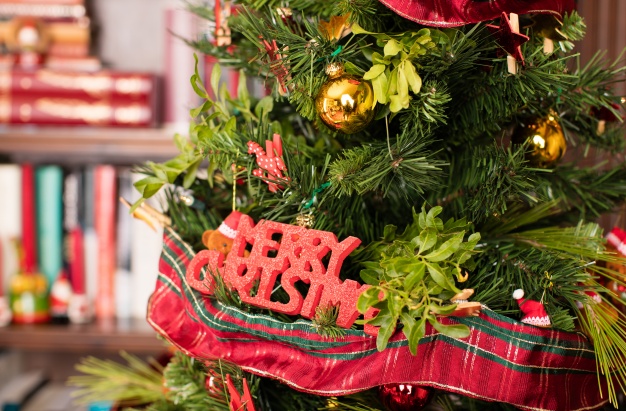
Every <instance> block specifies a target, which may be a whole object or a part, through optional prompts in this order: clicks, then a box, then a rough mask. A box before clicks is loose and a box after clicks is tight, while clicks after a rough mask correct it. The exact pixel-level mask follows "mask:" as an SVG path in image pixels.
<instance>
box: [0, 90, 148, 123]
mask: <svg viewBox="0 0 626 411" xmlns="http://www.w3.org/2000/svg"><path fill="white" fill-rule="evenodd" d="M155 111H156V110H155V107H154V103H153V102H152V101H147V100H146V99H143V101H142V100H141V99H139V100H129V99H128V98H126V97H119V96H114V97H110V98H106V99H95V98H85V97H74V96H72V97H70V96H58V97H53V96H50V97H48V96H33V95H28V94H16V95H4V96H3V95H0V124H3V123H4V124H40V125H51V126H73V125H90V126H107V127H112V126H121V127H152V126H154V125H156V116H155Z"/></svg>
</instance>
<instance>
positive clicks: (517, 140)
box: [512, 114, 567, 168]
mask: <svg viewBox="0 0 626 411" xmlns="http://www.w3.org/2000/svg"><path fill="white" fill-rule="evenodd" d="M512 142H513V144H524V143H525V142H528V146H529V150H528V152H527V154H526V159H527V160H528V162H529V163H530V164H531V165H532V166H533V167H540V168H549V167H552V166H554V165H555V164H556V163H557V161H559V160H560V159H561V158H562V157H563V155H565V150H566V148H567V143H566V141H565V135H564V134H563V129H562V128H561V125H560V124H559V122H558V120H557V117H556V115H555V114H549V115H548V116H547V117H546V118H540V119H535V120H533V121H532V122H530V123H529V124H526V125H523V126H519V127H518V128H517V129H516V130H515V132H514V133H513V138H512Z"/></svg>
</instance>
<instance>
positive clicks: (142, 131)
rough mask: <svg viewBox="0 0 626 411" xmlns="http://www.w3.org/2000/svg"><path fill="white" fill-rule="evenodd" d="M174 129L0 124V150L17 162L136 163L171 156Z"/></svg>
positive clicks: (173, 152)
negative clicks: (9, 125)
mask: <svg viewBox="0 0 626 411" xmlns="http://www.w3.org/2000/svg"><path fill="white" fill-rule="evenodd" d="M173 136H174V131H170V130H166V129H160V128H102V127H40V126H23V127H13V126H12V127H8V126H7V127H0V153H2V154H5V155H8V156H10V157H11V158H12V159H13V160H14V161H24V160H26V161H34V162H41V161H45V162H58V161H63V163H72V162H79V163H89V162H111V163H116V164H136V163H139V162H144V161H147V160H152V161H161V160H165V159H169V158H171V157H173V156H175V155H176V154H178V151H177V149H176V146H175V145H174V138H173Z"/></svg>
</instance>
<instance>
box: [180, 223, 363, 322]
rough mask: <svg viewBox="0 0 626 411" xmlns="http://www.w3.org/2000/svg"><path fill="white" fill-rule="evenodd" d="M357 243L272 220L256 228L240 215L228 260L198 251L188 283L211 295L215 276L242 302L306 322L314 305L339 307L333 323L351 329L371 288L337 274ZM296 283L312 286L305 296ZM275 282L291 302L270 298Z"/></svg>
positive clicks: (351, 238) (313, 314) (207, 252)
mask: <svg viewBox="0 0 626 411" xmlns="http://www.w3.org/2000/svg"><path fill="white" fill-rule="evenodd" d="M360 243H361V240H359V239H358V238H356V237H348V238H346V239H345V240H343V241H341V242H339V241H338V240H337V237H336V236H335V234H333V233H330V232H327V231H320V230H312V229H307V228H304V227H299V226H294V225H289V224H282V223H277V222H274V221H266V220H261V221H259V223H258V224H257V225H255V224H254V221H253V220H252V218H250V217H249V216H247V215H242V216H241V220H240V221H239V227H238V230H237V235H236V237H235V240H234V242H233V247H232V250H231V251H230V253H229V254H228V256H227V257H226V258H225V257H224V255H223V254H222V253H220V252H219V251H215V250H203V251H200V252H199V253H198V254H196V256H195V257H194V258H193V260H192V261H191V262H190V264H189V266H188V267H187V272H186V279H187V282H188V283H189V285H190V286H191V287H193V288H194V289H196V290H198V291H200V292H201V293H203V294H206V295H211V294H213V288H214V284H213V281H214V280H213V278H214V276H216V275H219V276H221V277H222V278H223V280H224V282H225V283H226V284H227V285H228V286H229V287H230V288H231V289H232V290H236V291H237V292H238V294H239V296H240V297H241V300H242V301H243V302H244V303H247V304H250V305H253V306H256V307H261V308H267V309H270V310H272V311H275V312H279V313H284V314H287V315H297V314H300V315H301V316H302V317H304V318H308V319H311V318H313V317H314V316H315V309H316V308H317V307H318V306H322V307H329V306H339V315H338V318H337V325H338V326H340V327H344V328H349V327H350V326H352V324H353V323H354V321H355V320H356V319H357V318H358V316H359V312H358V311H357V309H356V301H357V299H358V297H359V295H360V294H361V293H362V292H363V291H365V290H366V289H367V288H368V287H369V286H368V285H361V284H359V283H358V282H356V281H352V280H346V281H341V279H340V278H339V271H340V270H341V265H342V264H343V261H344V260H345V258H346V257H347V256H348V255H349V254H350V253H351V252H352V251H353V250H354V249H355V248H357V247H358V246H359V244H360ZM247 250H248V251H249V255H247V253H246V251H247ZM205 268H206V271H205V270H203V269H205ZM279 276H280V279H279ZM298 281H302V282H304V283H306V284H310V287H309V290H308V292H307V294H306V296H303V295H302V294H300V292H299V291H298V290H297V289H296V287H295V283H296V282H298ZM277 282H279V283H280V285H281V286H282V288H283V289H284V290H285V291H286V292H287V294H288V295H289V302H287V303H281V302H278V301H272V300H271V294H272V290H274V288H275V286H276V283H277ZM257 284H258V288H256V289H255V286H256V285H257Z"/></svg>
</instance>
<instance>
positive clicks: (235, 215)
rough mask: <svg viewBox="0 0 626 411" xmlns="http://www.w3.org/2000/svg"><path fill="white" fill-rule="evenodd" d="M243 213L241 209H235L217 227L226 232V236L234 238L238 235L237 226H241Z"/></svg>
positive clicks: (221, 231)
mask: <svg viewBox="0 0 626 411" xmlns="http://www.w3.org/2000/svg"><path fill="white" fill-rule="evenodd" d="M242 215H243V213H242V212H240V211H236V210H235V211H233V212H232V213H230V214H229V215H228V217H226V219H225V220H224V221H223V222H222V224H220V226H219V227H218V228H217V231H219V232H220V233H222V234H224V235H225V236H226V237H228V238H230V239H231V240H233V239H234V238H235V236H237V227H239V220H241V216H242Z"/></svg>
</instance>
